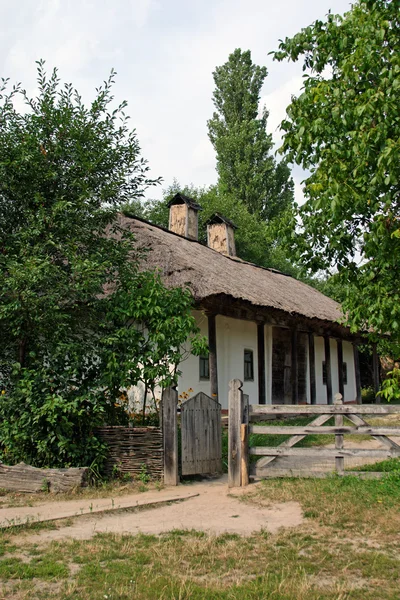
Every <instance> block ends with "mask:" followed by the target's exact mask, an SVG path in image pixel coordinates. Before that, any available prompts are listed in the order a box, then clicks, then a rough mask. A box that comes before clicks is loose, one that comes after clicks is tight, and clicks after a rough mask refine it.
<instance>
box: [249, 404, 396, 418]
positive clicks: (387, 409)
mask: <svg viewBox="0 0 400 600" xmlns="http://www.w3.org/2000/svg"><path fill="white" fill-rule="evenodd" d="M335 413H338V414H342V415H348V414H355V413H357V414H360V415H361V414H363V415H394V414H399V413H400V405H399V404H397V405H395V404H393V405H385V406H382V405H380V406H377V405H375V404H362V405H361V406H356V405H354V404H344V405H343V406H333V405H327V404H317V405H315V406H310V405H309V404H307V405H306V404H304V405H299V406H294V405H289V406H286V405H277V404H265V405H260V404H250V406H249V415H250V421H251V418H252V416H254V415H302V414H304V415H313V414H316V415H321V414H335Z"/></svg>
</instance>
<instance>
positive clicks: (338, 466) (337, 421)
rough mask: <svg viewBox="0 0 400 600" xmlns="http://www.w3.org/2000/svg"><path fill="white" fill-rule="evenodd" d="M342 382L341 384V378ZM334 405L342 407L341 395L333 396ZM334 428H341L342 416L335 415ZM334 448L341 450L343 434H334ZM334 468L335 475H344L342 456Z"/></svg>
mask: <svg viewBox="0 0 400 600" xmlns="http://www.w3.org/2000/svg"><path fill="white" fill-rule="evenodd" d="M342 363H343V361H342ZM342 363H339V364H340V365H341V366H340V367H339V369H341V371H342V375H343V364H342ZM342 382H343V377H342ZM334 404H335V406H342V405H343V400H342V394H340V393H339V394H336V395H335V400H334ZM335 427H336V428H337V429H340V428H341V427H343V415H335ZM335 448H336V450H343V434H342V433H336V434H335ZM335 466H336V472H337V474H338V475H343V473H344V458H343V457H342V456H336V458H335Z"/></svg>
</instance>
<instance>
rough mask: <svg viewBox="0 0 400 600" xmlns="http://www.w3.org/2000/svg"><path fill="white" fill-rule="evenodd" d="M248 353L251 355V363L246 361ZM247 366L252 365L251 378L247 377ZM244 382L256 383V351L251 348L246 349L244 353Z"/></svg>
mask: <svg viewBox="0 0 400 600" xmlns="http://www.w3.org/2000/svg"><path fill="white" fill-rule="evenodd" d="M246 353H249V354H250V356H251V360H250V361H246ZM247 365H250V371H251V376H246V366H247ZM243 381H254V350H252V349H251V348H245V349H244V351H243Z"/></svg>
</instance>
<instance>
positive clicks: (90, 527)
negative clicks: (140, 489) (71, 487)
mask: <svg viewBox="0 0 400 600" xmlns="http://www.w3.org/2000/svg"><path fill="white" fill-rule="evenodd" d="M182 487H183V486H182ZM185 488H186V486H185ZM186 490H187V491H186V496H187V497H186V499H183V497H182V501H180V502H174V503H171V504H169V505H165V504H164V505H162V506H160V507H158V508H155V507H153V508H151V510H140V511H138V512H121V511H118V512H114V513H108V514H90V515H83V516H79V517H75V518H74V519H73V522H72V524H71V525H69V526H61V527H59V528H58V529H55V530H41V531H37V532H36V533H32V534H31V533H29V535H28V537H27V536H26V534H24V540H25V541H29V542H33V543H36V542H48V541H51V540H60V539H65V538H73V539H88V538H90V537H92V536H93V535H95V534H96V533H99V532H112V533H121V534H137V533H145V534H159V533H164V532H168V531H171V530H173V529H196V530H197V531H204V532H207V533H210V534H214V535H219V534H222V533H236V534H239V535H244V536H246V535H251V534H252V533H253V532H255V531H262V530H265V531H269V532H271V533H275V532H276V531H278V529H279V528H281V527H295V526H297V525H300V524H301V523H302V521H303V516H302V511H301V507H300V504H298V503H297V502H286V503H282V504H276V505H274V506H271V507H255V506H251V505H248V504H245V503H244V502H241V501H240V498H238V497H233V496H231V495H230V493H229V492H230V490H229V489H228V487H227V484H226V479H225V478H222V479H221V480H218V481H213V482H204V483H199V484H193V485H190V486H187V488H186ZM189 490H190V496H191V497H188V496H189V494H188V492H189ZM165 491H166V490H165ZM169 491H170V495H171V496H172V493H171V489H170V490H169ZM239 493H240V492H239ZM142 495H143V494H142ZM176 496H177V494H176V493H175V497H176ZM53 505H54V503H53ZM35 508H37V507H35Z"/></svg>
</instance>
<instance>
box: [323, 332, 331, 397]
mask: <svg viewBox="0 0 400 600" xmlns="http://www.w3.org/2000/svg"><path fill="white" fill-rule="evenodd" d="M324 348H325V368H326V400H327V403H328V404H332V401H333V397H332V366H331V343H330V337H329V336H328V335H324Z"/></svg>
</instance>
